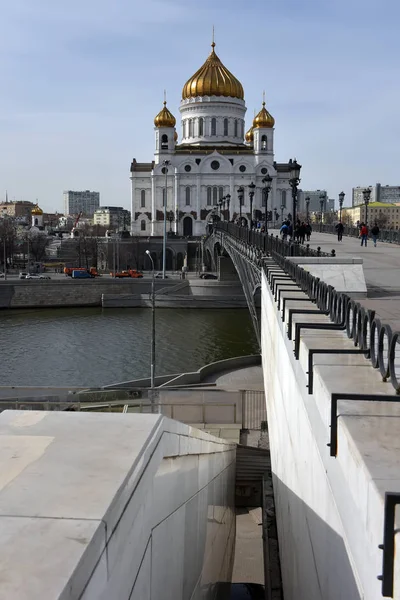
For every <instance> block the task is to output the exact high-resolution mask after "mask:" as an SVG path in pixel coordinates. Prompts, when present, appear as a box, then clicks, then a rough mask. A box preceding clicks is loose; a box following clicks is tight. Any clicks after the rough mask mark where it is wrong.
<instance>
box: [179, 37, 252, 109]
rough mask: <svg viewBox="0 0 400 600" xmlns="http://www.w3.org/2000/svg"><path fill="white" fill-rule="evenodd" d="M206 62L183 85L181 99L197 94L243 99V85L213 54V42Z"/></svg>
mask: <svg viewBox="0 0 400 600" xmlns="http://www.w3.org/2000/svg"><path fill="white" fill-rule="evenodd" d="M211 47H212V50H211V53H210V55H209V57H208V58H207V60H206V62H205V63H204V65H203V66H202V67H200V69H199V70H198V71H196V73H195V74H194V75H193V76H192V77H191V78H190V79H188V81H187V82H186V83H185V85H184V86H183V90H182V99H183V100H186V99H187V98H196V97H197V96H229V97H231V98H240V99H241V100H243V99H244V91H243V86H242V84H241V83H240V81H239V80H238V79H236V77H235V76H234V75H232V73H231V72H230V71H228V69H227V68H226V67H224V65H223V64H222V62H221V61H220V59H219V58H218V56H217V55H216V54H215V50H214V47H215V44H214V42H213V43H212V44H211Z"/></svg>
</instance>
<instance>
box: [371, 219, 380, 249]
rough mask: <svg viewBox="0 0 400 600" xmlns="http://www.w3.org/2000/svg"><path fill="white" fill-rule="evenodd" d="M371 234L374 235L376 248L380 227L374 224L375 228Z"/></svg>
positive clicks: (373, 239)
mask: <svg viewBox="0 0 400 600" xmlns="http://www.w3.org/2000/svg"><path fill="white" fill-rule="evenodd" d="M371 233H372V241H373V242H374V246H375V248H376V242H377V239H378V237H379V227H378V225H377V223H374V226H373V227H372V229H371Z"/></svg>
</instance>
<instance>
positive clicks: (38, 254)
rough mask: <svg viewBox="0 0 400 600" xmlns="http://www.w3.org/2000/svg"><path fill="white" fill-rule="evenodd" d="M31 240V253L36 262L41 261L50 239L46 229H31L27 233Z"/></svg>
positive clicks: (29, 240)
mask: <svg viewBox="0 0 400 600" xmlns="http://www.w3.org/2000/svg"><path fill="white" fill-rule="evenodd" d="M27 239H28V242H29V253H30V256H31V257H32V258H33V259H34V261H35V262H40V261H41V260H43V258H44V257H45V256H46V248H47V246H48V245H49V243H50V239H49V237H48V235H47V233H45V232H44V231H37V230H34V229H31V230H29V231H28V233H27Z"/></svg>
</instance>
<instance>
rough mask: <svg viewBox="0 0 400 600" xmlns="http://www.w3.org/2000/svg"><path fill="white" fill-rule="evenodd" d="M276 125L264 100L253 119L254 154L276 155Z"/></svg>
mask: <svg viewBox="0 0 400 600" xmlns="http://www.w3.org/2000/svg"><path fill="white" fill-rule="evenodd" d="M274 125H275V119H274V117H273V116H272V115H271V114H270V113H269V112H268V111H267V109H266V108H265V101H263V103H262V109H261V110H260V112H259V113H258V114H257V115H256V116H255V117H254V121H253V145H254V154H262V155H269V156H273V155H274Z"/></svg>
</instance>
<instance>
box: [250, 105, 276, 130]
mask: <svg viewBox="0 0 400 600" xmlns="http://www.w3.org/2000/svg"><path fill="white" fill-rule="evenodd" d="M274 125H275V119H274V117H273V116H272V115H271V114H270V113H269V112H268V111H267V109H266V108H265V102H263V103H262V109H261V110H260V112H259V113H258V115H256V116H255V117H254V121H253V127H268V128H269V129H272V127H273V126H274Z"/></svg>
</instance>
